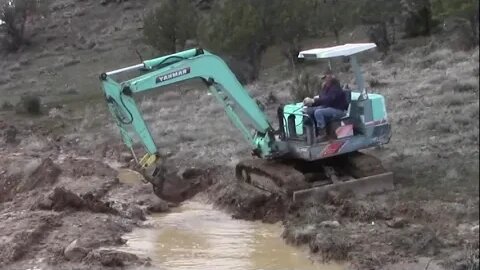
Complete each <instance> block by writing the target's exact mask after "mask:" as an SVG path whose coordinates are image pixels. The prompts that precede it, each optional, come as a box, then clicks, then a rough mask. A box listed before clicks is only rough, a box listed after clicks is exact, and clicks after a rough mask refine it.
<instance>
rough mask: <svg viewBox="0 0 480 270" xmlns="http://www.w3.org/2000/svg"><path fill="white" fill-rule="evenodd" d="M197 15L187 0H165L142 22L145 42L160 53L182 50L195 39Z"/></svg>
mask: <svg viewBox="0 0 480 270" xmlns="http://www.w3.org/2000/svg"><path fill="white" fill-rule="evenodd" d="M196 24H197V13H196V11H195V8H194V7H193V6H192V5H191V4H190V1H189V0H167V1H163V2H162V4H161V5H160V6H159V7H157V8H156V9H154V10H153V11H152V12H150V13H149V14H147V16H146V17H145V19H144V21H143V35H144V38H145V42H146V43H147V44H148V45H150V46H152V47H153V48H155V49H157V50H158V51H160V52H162V53H168V54H171V53H175V52H176V51H177V50H183V49H184V48H185V45H186V42H187V41H188V40H191V39H194V38H196V35H197V32H196V28H195V27H193V26H194V25H196Z"/></svg>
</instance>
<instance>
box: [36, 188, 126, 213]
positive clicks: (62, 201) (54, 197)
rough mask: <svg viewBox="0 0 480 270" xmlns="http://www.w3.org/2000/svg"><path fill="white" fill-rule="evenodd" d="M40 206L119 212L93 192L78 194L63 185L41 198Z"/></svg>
mask: <svg viewBox="0 0 480 270" xmlns="http://www.w3.org/2000/svg"><path fill="white" fill-rule="evenodd" d="M37 206H38V208H39V209H42V210H55V211H63V210H67V209H73V210H88V211H92V212H96V213H110V214H118V212H117V211H116V210H115V209H113V208H112V207H111V206H110V205H109V203H108V202H107V203H106V202H102V201H100V200H99V199H98V198H96V197H95V196H94V195H93V194H91V193H87V194H85V195H82V196H78V195H77V194H75V193H73V192H72V191H70V190H67V189H65V188H63V187H57V188H55V189H54V190H53V192H52V193H51V194H49V195H48V196H47V197H45V198H42V199H40V201H39V203H38V205H37Z"/></svg>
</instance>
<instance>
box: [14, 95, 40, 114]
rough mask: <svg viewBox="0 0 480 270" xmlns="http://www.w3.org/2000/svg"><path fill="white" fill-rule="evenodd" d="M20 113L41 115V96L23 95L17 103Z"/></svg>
mask: <svg viewBox="0 0 480 270" xmlns="http://www.w3.org/2000/svg"><path fill="white" fill-rule="evenodd" d="M17 112H18V113H28V114H31V115H39V114H41V113H42V111H41V102H40V98H39V97H37V96H30V95H26V96H22V97H21V99H20V102H19V103H18V104H17Z"/></svg>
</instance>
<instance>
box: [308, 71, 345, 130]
mask: <svg viewBox="0 0 480 270" xmlns="http://www.w3.org/2000/svg"><path fill="white" fill-rule="evenodd" d="M322 80H323V81H324V83H323V85H322V88H321V90H320V93H319V95H318V96H315V97H314V98H313V99H312V98H309V97H306V98H305V99H304V100H303V104H304V105H305V106H307V107H308V108H307V110H306V113H307V114H308V115H310V117H311V118H312V119H314V120H315V122H316V128H317V136H318V137H319V138H320V139H321V138H324V137H326V135H327V132H326V126H327V123H329V122H331V121H334V120H339V119H341V118H343V117H344V116H345V115H346V111H347V109H348V101H347V96H346V94H345V92H344V91H343V89H342V87H341V85H340V82H339V81H338V80H337V78H336V77H335V74H333V72H332V71H331V70H328V71H326V72H325V73H324V75H323V77H322Z"/></svg>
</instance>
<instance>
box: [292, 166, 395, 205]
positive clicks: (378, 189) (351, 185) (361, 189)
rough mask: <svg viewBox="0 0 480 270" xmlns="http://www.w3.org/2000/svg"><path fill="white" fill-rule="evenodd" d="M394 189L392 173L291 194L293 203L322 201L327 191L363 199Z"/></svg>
mask: <svg viewBox="0 0 480 270" xmlns="http://www.w3.org/2000/svg"><path fill="white" fill-rule="evenodd" d="M393 189H394V184H393V173H391V172H386V173H382V174H377V175H372V176H367V177H362V178H358V179H351V180H348V181H343V182H336V183H333V184H327V185H324V186H317V187H312V188H309V189H304V190H298V191H295V192H293V201H294V202H298V201H304V200H306V199H312V198H313V199H319V200H322V198H324V196H325V195H326V194H327V193H328V192H329V191H352V192H353V193H354V194H355V196H357V197H364V196H366V195H369V194H374V193H382V192H386V191H391V190H393Z"/></svg>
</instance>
